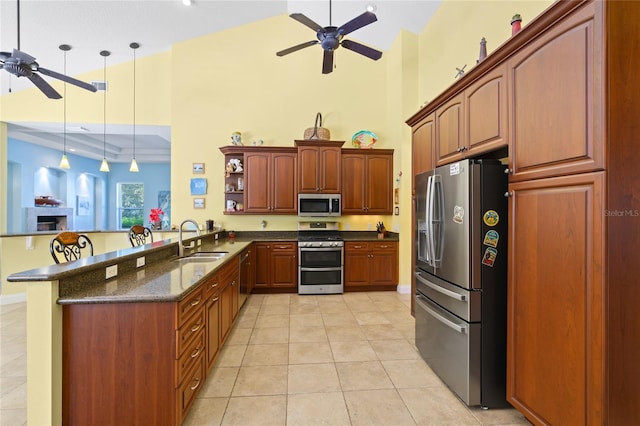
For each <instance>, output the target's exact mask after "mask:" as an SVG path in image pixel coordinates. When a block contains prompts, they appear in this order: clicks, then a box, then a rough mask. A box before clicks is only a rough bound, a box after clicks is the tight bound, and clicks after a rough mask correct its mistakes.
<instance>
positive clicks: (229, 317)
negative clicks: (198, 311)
mask: <svg viewBox="0 0 640 426" xmlns="http://www.w3.org/2000/svg"><path fill="white" fill-rule="evenodd" d="M233 291H234V286H233V285H231V283H228V284H226V285H223V287H222V290H221V291H220V342H224V341H225V339H226V338H227V335H228V334H229V331H230V330H231V323H232V322H233Z"/></svg>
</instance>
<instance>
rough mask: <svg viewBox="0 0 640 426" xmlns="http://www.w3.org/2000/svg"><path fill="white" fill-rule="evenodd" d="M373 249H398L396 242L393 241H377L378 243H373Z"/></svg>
mask: <svg viewBox="0 0 640 426" xmlns="http://www.w3.org/2000/svg"><path fill="white" fill-rule="evenodd" d="M371 246H372V249H373V250H382V251H387V250H390V251H393V250H395V249H396V244H395V243H392V242H386V243H383V242H377V243H371Z"/></svg>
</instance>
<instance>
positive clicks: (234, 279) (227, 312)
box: [219, 257, 240, 343]
mask: <svg viewBox="0 0 640 426" xmlns="http://www.w3.org/2000/svg"><path fill="white" fill-rule="evenodd" d="M238 260H239V258H238V257H236V258H234V259H232V260H231V262H229V263H227V264H226V265H224V266H223V268H222V269H221V271H220V272H219V276H220V342H221V343H223V342H224V341H225V340H226V339H227V336H228V335H229V332H230V331H231V325H232V324H233V321H234V320H235V318H236V316H237V315H238V293H239V291H240V282H239V278H240V275H239V269H238V265H239V263H238Z"/></svg>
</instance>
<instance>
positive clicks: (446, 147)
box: [436, 94, 464, 166]
mask: <svg viewBox="0 0 640 426" xmlns="http://www.w3.org/2000/svg"><path fill="white" fill-rule="evenodd" d="M463 99H464V98H463V95H462V94H459V95H457V96H456V97H454V98H453V99H451V100H450V101H449V102H447V103H445V104H443V105H442V106H441V107H440V108H438V109H437V110H436V141H437V143H436V164H437V165H438V166H440V165H442V164H447V163H450V162H452V161H457V160H460V159H462V158H463V154H462V150H463V147H464V138H463V133H462V132H463V125H462V123H463V122H464V121H463V116H462V114H463V110H462V100H463Z"/></svg>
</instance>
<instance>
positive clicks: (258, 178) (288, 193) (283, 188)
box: [244, 148, 298, 214]
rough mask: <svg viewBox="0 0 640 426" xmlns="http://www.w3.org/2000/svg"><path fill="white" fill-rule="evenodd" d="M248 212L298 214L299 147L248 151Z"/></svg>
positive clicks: (246, 204)
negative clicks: (297, 176) (297, 174)
mask: <svg viewBox="0 0 640 426" xmlns="http://www.w3.org/2000/svg"><path fill="white" fill-rule="evenodd" d="M244 161H245V206H244V212H245V213H281V214H296V213H297V210H298V208H297V198H298V185H297V179H296V178H295V176H296V173H297V149H295V148H261V149H256V150H253V151H249V150H247V151H245V154H244Z"/></svg>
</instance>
